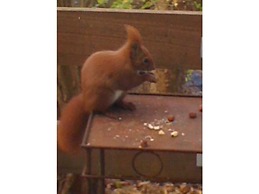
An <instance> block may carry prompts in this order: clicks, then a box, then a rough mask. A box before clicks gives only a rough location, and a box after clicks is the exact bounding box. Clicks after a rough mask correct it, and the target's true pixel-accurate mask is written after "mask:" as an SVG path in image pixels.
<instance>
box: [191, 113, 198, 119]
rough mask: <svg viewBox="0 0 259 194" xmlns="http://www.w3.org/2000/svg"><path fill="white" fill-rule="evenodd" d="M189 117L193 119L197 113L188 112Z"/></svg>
mask: <svg viewBox="0 0 259 194" xmlns="http://www.w3.org/2000/svg"><path fill="white" fill-rule="evenodd" d="M189 117H190V118H191V119H195V118H196V117H197V114H196V113H195V112H190V113H189Z"/></svg>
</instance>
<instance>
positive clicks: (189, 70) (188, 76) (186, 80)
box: [185, 69, 193, 82]
mask: <svg viewBox="0 0 259 194" xmlns="http://www.w3.org/2000/svg"><path fill="white" fill-rule="evenodd" d="M192 73H193V70H192V69H188V70H187V71H186V77H185V82H188V81H190V80H191V77H192Z"/></svg>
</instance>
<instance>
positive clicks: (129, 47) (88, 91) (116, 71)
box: [58, 25, 155, 153]
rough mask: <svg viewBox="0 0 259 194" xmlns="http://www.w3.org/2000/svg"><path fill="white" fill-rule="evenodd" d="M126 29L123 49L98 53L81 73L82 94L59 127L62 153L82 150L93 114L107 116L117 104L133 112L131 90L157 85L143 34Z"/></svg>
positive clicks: (67, 108) (92, 56) (73, 102)
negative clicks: (126, 98)
mask: <svg viewBox="0 0 259 194" xmlns="http://www.w3.org/2000/svg"><path fill="white" fill-rule="evenodd" d="M125 28H126V31H127V41H126V42H125V43H124V44H123V45H122V46H121V48H119V49H118V50H116V51H99V52H96V53H94V54H92V55H91V56H90V57H89V58H88V59H87V60H86V61H85V63H84V65H83V68H82V70H81V87H82V92H81V94H79V95H78V96H76V97H74V98H73V99H72V100H71V101H70V102H69V103H68V105H67V107H66V108H65V110H64V112H63V113H62V114H61V118H60V124H59V127H58V145H59V147H60V149H61V150H63V151H66V152H68V153H72V152H74V151H75V150H79V149H78V148H79V147H80V143H81V141H82V137H83V133H84V129H85V126H86V123H87V116H88V115H89V114H90V113H91V112H105V111H106V110H107V109H108V108H109V107H110V106H112V105H113V104H114V103H117V104H119V105H120V106H122V107H123V108H125V107H128V108H129V109H132V107H133V106H132V104H129V103H126V102H124V101H123V98H124V96H125V95H126V92H127V90H129V89H132V88H133V87H136V86H138V85H140V84H141V83H143V82H144V81H150V82H155V77H154V75H153V74H151V73H150V72H149V71H151V70H154V64H153V60H152V57H151V55H150V53H149V51H148V50H147V49H146V47H145V46H144V45H143V43H142V38H141V35H140V33H139V31H138V30H137V29H136V28H134V27H133V26H130V25H125ZM129 105H130V106H129Z"/></svg>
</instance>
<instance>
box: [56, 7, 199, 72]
mask: <svg viewBox="0 0 259 194" xmlns="http://www.w3.org/2000/svg"><path fill="white" fill-rule="evenodd" d="M57 16H58V18H57V19H58V20H57V24H58V28H57V29H58V37H57V38H58V64H60V65H78V66H81V65H82V64H83V63H84V61H85V60H86V58H87V57H88V56H89V55H91V54H92V53H93V52H96V51H99V50H107V49H108V50H115V49H117V48H118V47H120V46H121V45H122V44H123V43H124V41H125V38H126V32H125V30H124V27H123V25H124V24H130V25H133V26H135V27H136V28H138V29H139V31H140V33H141V34H142V36H143V40H144V44H145V45H146V47H147V48H148V49H149V50H150V52H151V54H152V55H153V58H154V61H155V63H156V66H157V67H159V68H162V67H164V68H170V67H171V66H174V65H178V64H181V65H185V66H186V67H188V68H189V69H201V58H200V45H201V36H202V15H201V13H200V12H186V11H184V12H183V11H175V12H172V11H170V12H169V11H163V12H161V11H160V12H158V11H138V10H132V11H128V10H127V11H125V10H113V9H91V8H58V13H57Z"/></svg>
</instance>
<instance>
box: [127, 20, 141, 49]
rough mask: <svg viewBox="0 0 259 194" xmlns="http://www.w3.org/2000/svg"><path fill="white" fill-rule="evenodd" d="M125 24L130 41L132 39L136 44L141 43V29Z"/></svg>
mask: <svg viewBox="0 0 259 194" xmlns="http://www.w3.org/2000/svg"><path fill="white" fill-rule="evenodd" d="M124 26H125V28H126V31H127V35H128V41H130V42H132V43H134V44H136V43H138V44H141V42H142V37H141V35H140V33H139V31H138V30H137V29H136V28H135V27H133V26H131V25H127V24H125V25H124Z"/></svg>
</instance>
